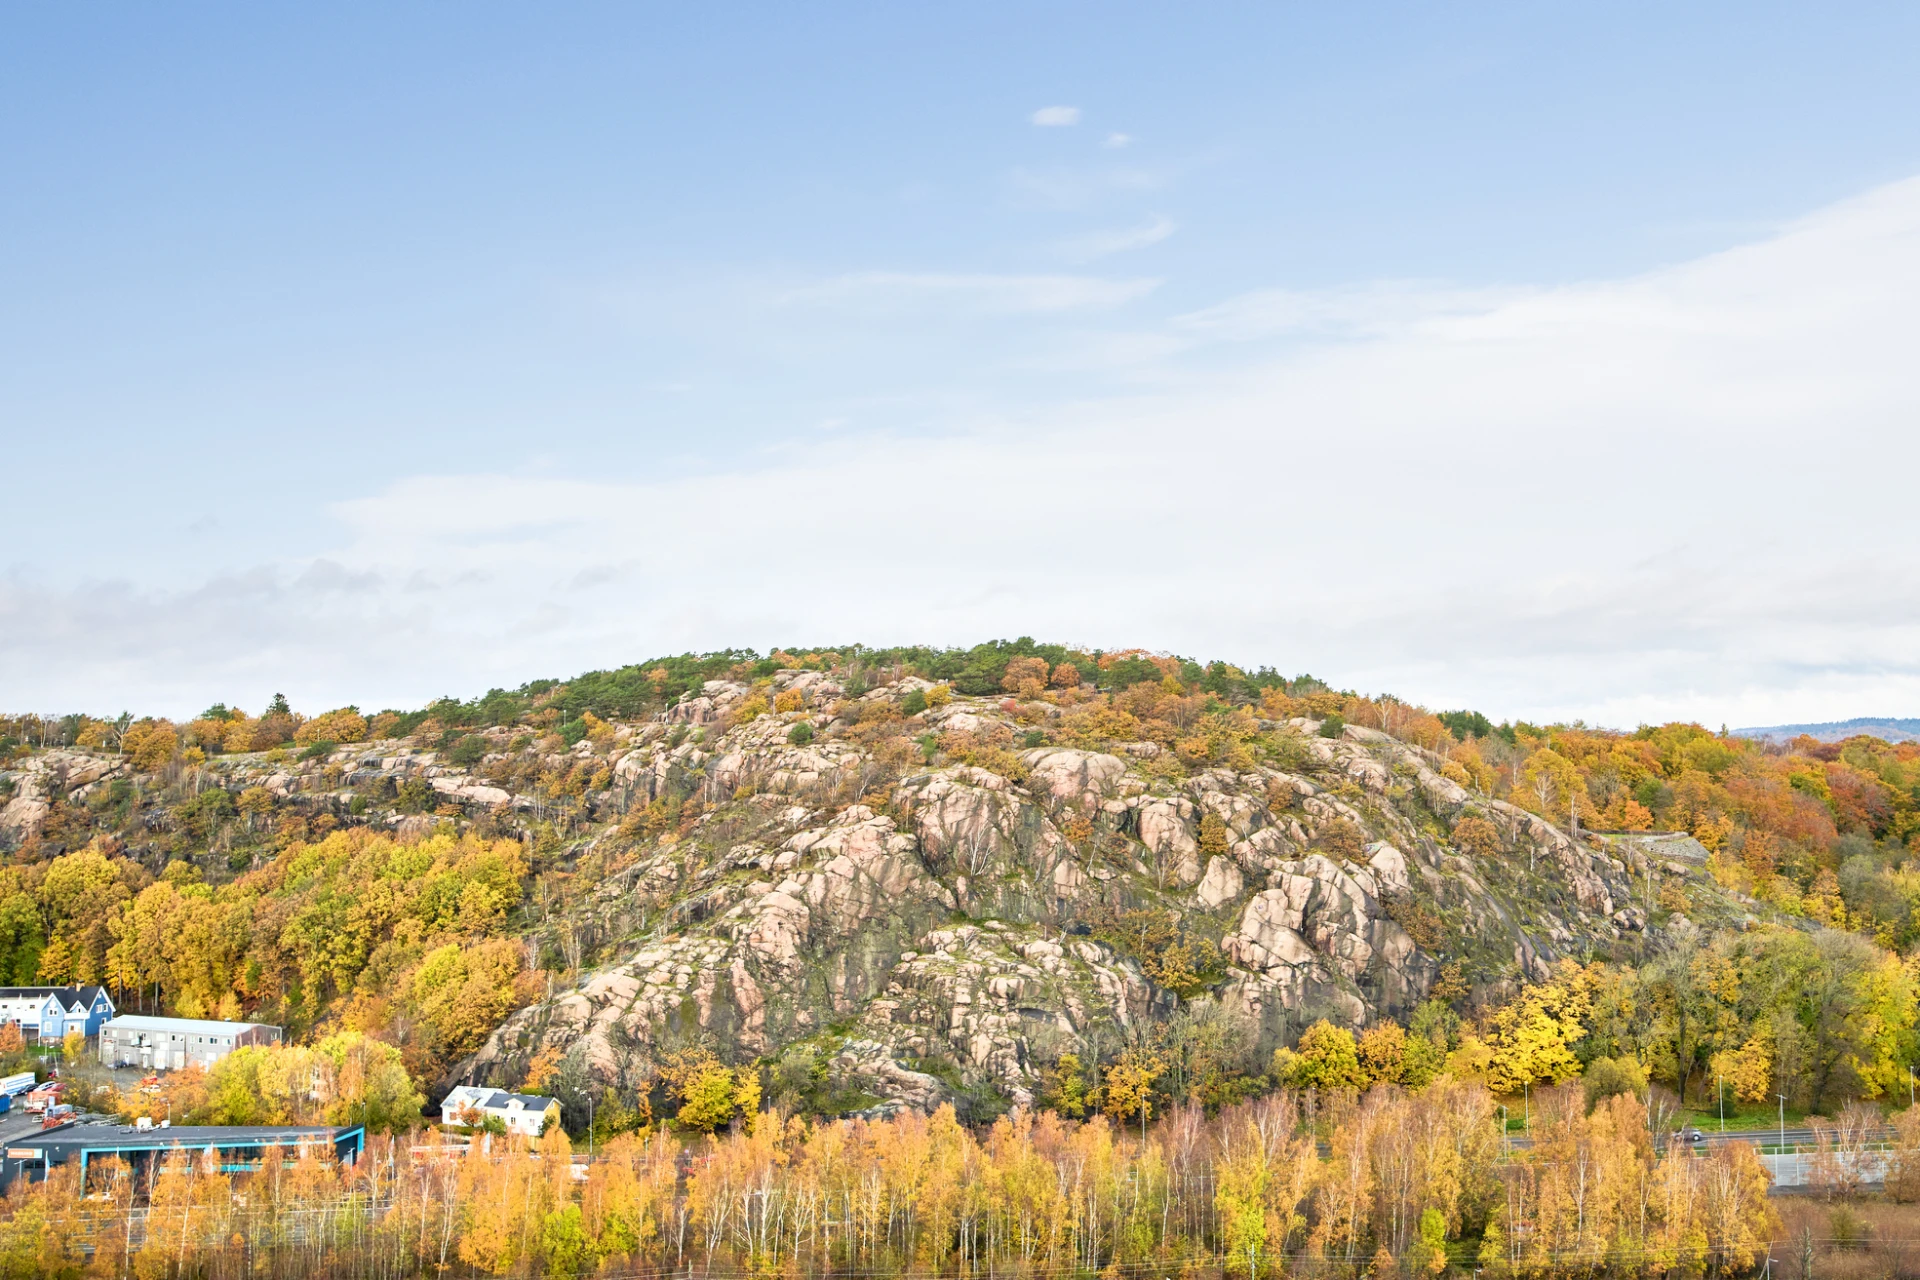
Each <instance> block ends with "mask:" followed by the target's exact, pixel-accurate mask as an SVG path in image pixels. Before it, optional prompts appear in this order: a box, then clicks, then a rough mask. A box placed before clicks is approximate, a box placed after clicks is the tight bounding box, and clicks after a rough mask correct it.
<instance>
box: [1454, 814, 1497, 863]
mask: <svg viewBox="0 0 1920 1280" xmlns="http://www.w3.org/2000/svg"><path fill="white" fill-rule="evenodd" d="M1500 843H1501V841H1500V828H1498V827H1496V826H1494V825H1493V824H1492V823H1491V822H1488V821H1487V820H1486V819H1485V818H1480V817H1470V818H1462V819H1460V821H1458V822H1456V823H1455V824H1454V826H1453V846H1454V848H1456V849H1459V850H1461V851H1462V852H1465V853H1470V854H1472V855H1474V856H1475V857H1476V858H1490V857H1492V856H1493V855H1495V854H1497V853H1499V852H1500Z"/></svg>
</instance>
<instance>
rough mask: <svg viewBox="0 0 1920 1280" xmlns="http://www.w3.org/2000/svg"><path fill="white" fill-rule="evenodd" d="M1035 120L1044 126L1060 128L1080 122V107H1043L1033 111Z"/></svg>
mask: <svg viewBox="0 0 1920 1280" xmlns="http://www.w3.org/2000/svg"><path fill="white" fill-rule="evenodd" d="M1033 122H1034V123H1035V124H1037V125H1039V126H1040V127H1042V128H1047V129H1058V128H1062V127H1064V126H1066V125H1072V124H1079V123H1080V108H1078V107H1042V108H1040V109H1039V110H1038V111H1036V112H1034V113H1033Z"/></svg>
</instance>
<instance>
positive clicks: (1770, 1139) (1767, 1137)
mask: <svg viewBox="0 0 1920 1280" xmlns="http://www.w3.org/2000/svg"><path fill="white" fill-rule="evenodd" d="M1700 1132H1701V1134H1702V1135H1703V1137H1704V1138H1705V1141H1703V1142H1690V1143H1686V1144H1684V1145H1686V1146H1690V1147H1712V1146H1718V1145H1719V1144H1720V1143H1723V1142H1752V1143H1757V1144H1758V1145H1760V1146H1763V1147H1776V1146H1779V1145H1780V1142H1781V1139H1782V1136H1783V1135H1782V1133H1781V1131H1780V1130H1779V1129H1729V1130H1727V1131H1726V1133H1725V1134H1724V1135H1723V1134H1722V1133H1721V1132H1720V1131H1719V1130H1718V1129H1710V1128H1708V1127H1707V1126H1706V1125H1701V1126H1700ZM1784 1137H1785V1140H1786V1143H1787V1145H1788V1146H1802V1147H1810V1146H1812V1145H1813V1141H1814V1139H1813V1130H1812V1129H1807V1128H1799V1129H1796V1128H1794V1127H1792V1126H1791V1125H1789V1126H1788V1127H1787V1129H1786V1132H1785V1135H1784ZM1891 1137H1893V1129H1892V1128H1891V1127H1890V1126H1889V1127H1884V1128H1880V1129H1876V1130H1874V1131H1873V1133H1872V1134H1870V1135H1869V1141H1872V1142H1884V1141H1886V1140H1888V1139H1889V1138H1891ZM1507 1141H1508V1143H1509V1144H1510V1145H1511V1146H1512V1147H1513V1149H1514V1150H1516V1151H1519V1150H1522V1149H1524V1148H1526V1147H1530V1146H1532V1145H1533V1139H1532V1138H1530V1137H1528V1136H1527V1135H1525V1134H1519V1133H1516V1134H1513V1135H1511V1136H1510V1137H1509V1138H1508V1139H1507Z"/></svg>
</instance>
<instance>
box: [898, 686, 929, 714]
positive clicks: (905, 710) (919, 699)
mask: <svg viewBox="0 0 1920 1280" xmlns="http://www.w3.org/2000/svg"><path fill="white" fill-rule="evenodd" d="M926 709H927V695H926V691H925V690H923V689H912V690H909V691H908V693H907V696H906V697H904V698H902V699H900V712H901V714H902V715H909V716H917V715H919V714H920V713H921V712H922V711H925V710H926Z"/></svg>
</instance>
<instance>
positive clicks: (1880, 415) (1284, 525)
mask: <svg viewBox="0 0 1920 1280" xmlns="http://www.w3.org/2000/svg"><path fill="white" fill-rule="evenodd" d="M1151 288H1152V282H1143V281H1108V280H1100V279H1097V278H1093V277H1083V276H971V275H964V274H954V275H910V274H889V273H873V274H868V275H861V276H849V277H844V278H842V279H841V280H839V281H836V282H834V283H833V284H832V285H831V286H830V287H827V288H825V289H824V291H820V290H816V291H815V292H813V293H812V294H809V295H806V296H805V297H797V298H796V300H795V301H796V303H803V302H804V303H808V304H814V305H825V304H832V305H854V304H856V303H857V304H858V305H862V306H868V305H883V306H886V307H904V306H906V305H907V304H908V303H909V302H913V303H914V305H922V304H930V305H933V306H935V307H938V308H948V307H953V306H962V307H973V308H977V309H979V310H981V311H983V312H987V313H995V312H998V313H1004V314H1009V315H1011V314H1019V313H1033V312H1038V313H1050V314H1056V315H1062V316H1070V317H1072V320H1073V323H1076V324H1084V325H1086V326H1087V327H1088V330H1089V339H1088V342H1089V347H1090V348H1092V347H1097V346H1099V345H1100V344H1101V343H1103V342H1104V343H1107V344H1109V345H1110V346H1111V348H1112V350H1115V351H1119V352H1124V353H1126V354H1125V356H1124V358H1126V359H1131V360H1134V361H1137V362H1138V363H1139V364H1140V365H1141V366H1142V367H1143V368H1148V367H1157V368H1160V369H1163V370H1165V371H1167V373H1168V377H1167V378H1166V379H1165V380H1164V381H1163V382H1161V383H1159V384H1156V387H1155V389H1154V390H1153V391H1151V392H1150V393H1149V392H1141V393H1139V394H1136V395H1132V396H1109V397H1106V398H1101V399H1089V400H1086V401H1083V402H1080V403H1076V404H1073V405H1071V406H1070V407H1067V408H1061V409H1051V410H1047V411H1045V412H1036V413H1031V414H1027V415H1024V416H1022V417H1019V418H1017V419H999V420H994V421H981V422H978V423H976V424H975V425H974V426H973V427H972V428H971V429H970V430H967V431H964V432H957V433H953V434H948V435H944V436H940V437H937V438H911V437H905V436H897V435H889V434H871V433H862V432H859V431H851V430H849V431H840V432H835V433H827V434H811V435H809V437H808V439H807V440H806V441H805V442H804V443H803V444H800V445H796V446H795V447H793V448H792V449H791V450H789V451H788V452H786V453H783V454H781V455H779V456H777V457H774V458H771V459H767V458H761V459H758V460H752V459H749V460H743V461H740V462H738V463H737V464H736V465H735V466H734V467H733V468H732V469H730V470H726V471H723V472H719V473H714V474H706V475H699V476H694V477H690V478H673V479H669V478H661V479H654V480H621V479H604V480H590V479H556V478H543V477H536V476H525V475H511V474H497V473H488V471H487V470H486V469H485V468H484V467H477V468H475V467H470V468H467V469H466V472H467V473H464V474H450V475H442V476H421V477H415V478H411V479H404V480H399V481H396V482H394V483H393V484H391V485H389V486H387V487H385V488H383V489H381V490H379V491H378V492H374V493H371V494H368V495H366V496H363V497H359V498H354V499H351V500H348V501H345V502H341V503H339V504H338V506H337V507H336V508H335V512H336V514H337V515H338V517H339V519H340V521H341V522H342V526H343V528H344V530H345V534H344V536H343V537H342V538H340V539H339V540H338V542H337V544H336V545H333V546H331V547H329V548H328V549H327V551H326V554H325V555H324V556H322V557H313V558H308V559H305V560H302V561H300V562H297V563H294V562H288V563H272V564H265V565H262V566H259V567H257V568H255V569H253V570H250V571H248V572H246V573H244V574H235V575H228V576H225V577H222V578H218V579H215V580H211V581H209V582H207V583H206V584H204V585H203V586H201V587H199V588H196V589H194V590H191V591H180V592H161V591H147V590H141V589H137V588H133V587H129V586H124V585H115V584H104V585H94V586H89V587H82V588H75V589H56V588H44V587H36V586H33V585H32V584H28V583H25V582H23V581H21V580H18V579H14V580H0V672H4V673H6V674H5V676H4V677H0V678H4V679H5V680H6V681H7V684H6V686H5V688H4V689H0V694H4V695H5V696H4V697H0V701H4V702H5V703H7V704H8V705H13V706H20V705H41V706H46V707H49V708H51V707H63V706H89V707H95V708H99V709H118V707H119V706H121V705H128V706H137V707H151V706H156V705H158V706H159V708H160V709H162V710H166V709H171V710H174V711H192V710H196V709H197V708H198V706H199V705H204V704H205V702H207V701H211V700H213V699H214V698H216V697H224V698H229V699H231V698H235V697H238V698H242V699H243V700H245V701H246V702H247V704H248V705H251V704H252V703H253V702H263V701H264V695H265V694H270V693H271V692H272V691H273V689H274V688H278V687H285V688H286V691H287V692H288V693H289V694H290V695H291V696H294V697H295V699H296V701H297V702H299V703H300V704H301V705H303V706H309V707H314V706H321V705H339V704H340V703H343V702H347V701H356V702H359V703H360V704H361V705H363V706H364V705H373V704H381V703H385V702H406V701H412V702H418V701H419V700H421V699H423V698H426V697H431V696H433V695H435V694H438V693H440V692H445V691H453V692H460V693H465V694H471V693H475V692H478V691H481V690H484V689H485V688H486V687H488V686H489V685H491V684H501V683H507V684H514V683H518V682H519V681H521V680H524V679H528V678H531V677H533V676H536V675H543V674H546V675H564V674H567V673H569V672H572V671H577V670H580V669H583V668H587V667H592V666H602V665H608V664H615V663H619V662H624V661H630V660H633V659H636V658H639V657H641V656H645V655H649V654H654V653H659V652H663V651H670V650H679V649H685V648H713V647H719V646H723V645H734V644H747V645H754V646H758V647H762V648H764V647H767V646H770V645H772V644H776V643H825V642H830V641H834V640H844V639H846V638H848V637H858V638H860V639H863V640H867V641H869V642H874V643H885V642H893V641H928V642H936V643H954V642H969V641H973V640H976V639H979V638H982V637H987V636H992V635H1000V634H1007V635H1013V634H1021V633H1028V634H1034V635H1046V636H1056V637H1073V638H1076V639H1080V640H1084V641H1087V642H1091V643H1106V644H1122V643H1126V644H1148V645H1154V646H1164V647H1170V648H1175V649H1178V650H1181V651H1183V652H1189V653H1193V654H1196V655H1199V656H1203V657H1209V656H1220V657H1227V658H1231V659H1234V660H1237V661H1241V662H1247V663H1265V662H1270V663H1273V664H1276V665H1278V666H1281V667H1282V668H1284V669H1287V670H1290V671H1291V670H1302V669H1305V670H1312V671H1314V672H1315V673H1317V674H1320V675H1323V676H1325V677H1327V678H1330V679H1337V680H1339V681H1340V682H1342V683H1350V684H1352V685H1354V686H1357V687H1360V688H1363V689H1373V690H1378V689H1392V690H1395V691H1398V692H1401V693H1403V694H1405V695H1407V696H1410V697H1414V698H1419V699H1422V700H1424V701H1428V702H1429V703H1432V704H1437V705H1442V706H1460V705H1470V706H1477V707H1480V708H1482V709H1484V710H1486V711H1487V712H1489V713H1490V714H1494V715H1496V716H1501V715H1529V716H1536V717H1546V716H1568V717H1571V716H1584V717H1586V718H1587V719H1589V720H1591V721H1595V722H1600V723H1616V724H1631V723H1633V722H1635V721H1637V720H1640V719H1652V718H1662V717H1666V716H1671V715H1686V716H1692V717H1698V718H1701V719H1704V720H1707V721H1709V722H1711V723H1716V724H1717V723H1719V722H1721V721H1726V722H1728V723H1732V724H1762V723H1770V722H1779V721H1791V720H1828V719H1837V718H1842V717H1845V716H1848V715H1855V714H1870V713H1871V714H1913V713H1914V712H1915V711H1916V709H1920V539H1916V538H1915V537H1914V536H1913V531H1912V515H1911V511H1912V497H1911V492H1910V486H1911V477H1912V475H1913V474H1914V473H1915V468H1916V465H1917V464H1920V435H1916V433H1915V432H1914V431H1913V429H1912V424H1913V423H1914V422H1915V421H1916V420H1917V419H1920V372H1916V366H1915V362H1914V361H1913V360H1912V358H1911V357H1912V351H1913V349H1914V347H1915V344H1916V339H1920V181H1916V182H1907V183H1902V184H1898V185H1896V186H1892V187H1888V188H1884V189H1882V190H1878V191H1875V192H1872V193H1869V194H1868V195H1866V196H1864V197H1862V198H1860V199H1858V200H1855V201H1850V202H1848V203H1846V204H1843V205H1840V206H1837V207H1835V208H1832V209H1828V210H1825V211H1823V212H1821V213H1819V214H1817V215H1815V216H1813V217H1810V218H1808V219H1805V220H1804V221H1802V222H1799V223H1797V224H1794V225H1792V226H1789V227H1787V228H1785V229H1783V230H1782V231H1780V232H1779V233H1778V234H1776V235H1773V236H1771V237H1769V238H1767V239H1764V240H1761V241H1758V242H1756V243H1753V244H1750V245H1745V246H1742V247H1739V248H1736V249H1732V250H1729V251H1727V252H1724V253H1720V254H1715V255H1712V256H1709V257H1706V258H1703V259H1700V260H1697V261H1693V262H1688V263H1683V264H1680V265H1678V266H1675V267H1672V268H1669V269H1665V270H1661V271H1655V272H1651V273H1648V274H1646V275H1643V276H1640V277H1637V278H1633V279H1626V280H1617V281H1601V282H1595V283H1591V284H1586V285H1579V286H1568V287H1561V288H1541V289H1530V290H1527V289H1521V290H1511V291H1497V292H1479V291H1472V290H1458V289H1452V288H1446V287H1439V286H1432V285H1423V284H1417V283H1415V284H1387V285H1380V286H1376V287H1370V288H1350V289H1339V290H1332V291H1327V292H1323V293H1300V292H1284V291H1281V292H1275V291H1268V292H1259V293H1251V294H1248V295H1244V296H1242V297H1240V298H1237V299H1231V300H1229V301H1227V302H1225V303H1222V304H1221V305H1219V306H1216V307H1211V308H1206V309H1203V310H1196V311H1191V312H1188V313H1186V314H1184V315H1183V316H1181V317H1179V318H1178V319H1177V320H1174V321H1171V322H1169V323H1168V324H1167V325H1166V326H1165V327H1164V328H1163V329H1161V330H1157V331H1151V332H1144V333H1142V332H1137V330H1138V329H1139V328H1140V326H1139V325H1138V324H1137V323H1132V324H1130V325H1129V326H1128V327H1129V329H1131V330H1135V331H1136V332H1133V333H1132V334H1131V336H1128V335H1127V334H1121V333H1115V332H1114V331H1113V330H1110V329H1095V328H1093V324H1094V321H1095V320H1096V319H1098V318H1099V317H1100V316H1101V313H1103V312H1104V311H1105V310H1108V309H1111V308H1112V307H1115V306H1118V305H1120V304H1121V303H1123V302H1126V301H1130V300H1133V299H1136V298H1139V297H1141V296H1144V294H1145V293H1146V292H1147V291H1148V290H1150V289H1151ZM874 299H879V300H880V301H879V302H878V303H875V302H874V301H873V300H874ZM915 300H917V301H915ZM1129 320H1130V321H1137V317H1135V316H1131V315H1130V317H1129ZM903 323H904V321H903ZM1114 344H1117V345H1114ZM1183 351H1184V352H1185V354H1181V353H1182V352H1183ZM1201 355H1204V357H1205V358H1206V359H1208V360H1213V361H1219V360H1221V359H1225V358H1230V359H1231V360H1232V361H1233V363H1232V364H1231V365H1229V366H1228V367H1227V368H1226V369H1225V370H1224V371H1223V370H1221V369H1218V368H1215V369H1213V370H1211V371H1210V372H1208V373H1207V374H1206V376H1204V377H1199V376H1188V375H1190V374H1191V373H1192V370H1191V368H1190V366H1183V364H1182V361H1183V360H1184V361H1192V360H1194V359H1197V358H1199V357H1200V356H1201ZM876 420H877V417H876V415H873V414H863V416H862V418H861V421H862V423H863V424H866V423H870V422H874V421H876ZM321 560H324V561H325V562H326V563H325V565H324V566H322V565H320V564H319V561H321ZM27 672H30V673H31V675H30V676H23V675H22V673H27ZM303 682H304V683H303Z"/></svg>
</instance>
